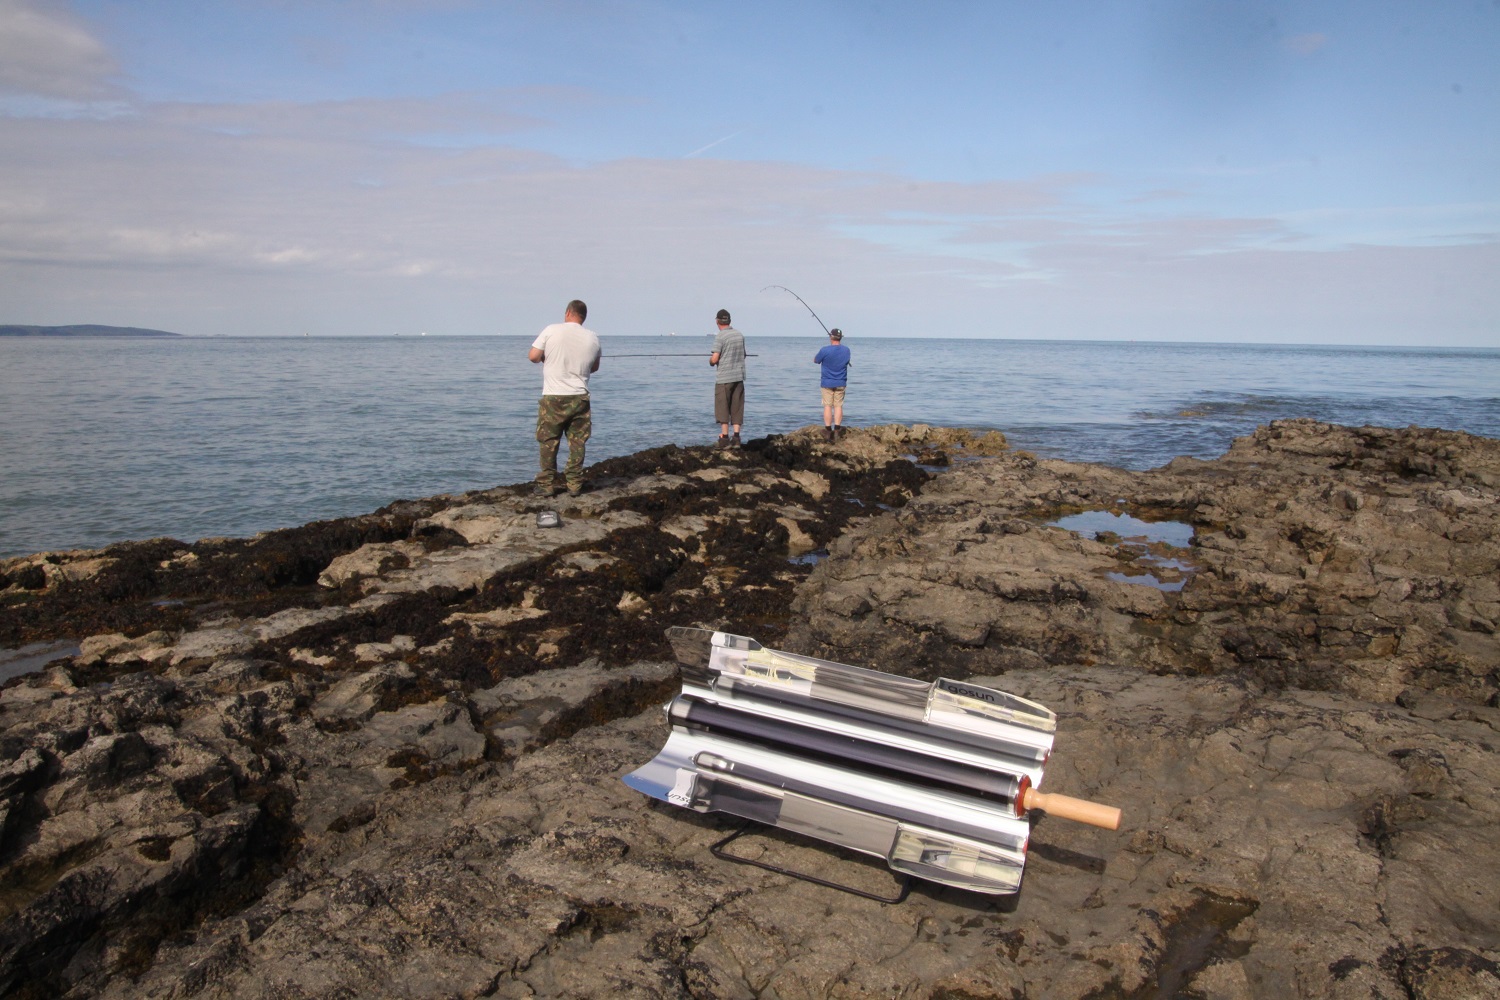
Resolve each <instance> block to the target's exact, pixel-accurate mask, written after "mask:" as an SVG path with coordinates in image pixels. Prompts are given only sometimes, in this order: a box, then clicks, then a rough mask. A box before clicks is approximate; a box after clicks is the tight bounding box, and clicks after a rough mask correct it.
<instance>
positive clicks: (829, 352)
mask: <svg viewBox="0 0 1500 1000" xmlns="http://www.w3.org/2000/svg"><path fill="white" fill-rule="evenodd" d="M813 361H815V362H816V363H818V364H820V365H822V366H823V388H825V389H840V388H843V387H844V386H846V385H848V384H849V348H847V347H845V346H844V345H843V344H829V345H827V346H826V347H824V348H823V349H822V350H820V351H819V352H818V353H817V354H815V355H814V356H813Z"/></svg>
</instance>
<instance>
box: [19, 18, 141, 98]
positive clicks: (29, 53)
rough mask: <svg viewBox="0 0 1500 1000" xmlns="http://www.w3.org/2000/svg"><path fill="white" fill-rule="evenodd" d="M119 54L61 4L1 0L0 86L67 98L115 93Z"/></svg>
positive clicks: (29, 93)
mask: <svg viewBox="0 0 1500 1000" xmlns="http://www.w3.org/2000/svg"><path fill="white" fill-rule="evenodd" d="M117 70H118V67H117V66H116V64H115V61H114V58H113V57H112V56H111V55H110V54H109V51H108V50H107V49H106V48H105V47H104V45H103V44H102V43H100V41H99V40H98V39H96V38H95V37H94V36H93V35H92V34H90V33H89V31H88V29H87V28H86V27H84V25H83V24H82V23H81V22H79V21H78V20H77V19H76V18H74V17H73V16H72V15H71V14H70V13H68V12H67V11H66V10H65V9H64V8H63V7H62V6H61V5H60V4H49V3H43V2H39V0H0V92H3V93H8V94H12V95H16V94H19V95H29V96H36V97H44V98H63V99H67V100H90V99H95V98H102V97H108V96H110V95H111V94H112V93H113V88H112V87H111V86H110V84H109V78H110V77H111V76H112V75H113V74H114V73H115V72H117Z"/></svg>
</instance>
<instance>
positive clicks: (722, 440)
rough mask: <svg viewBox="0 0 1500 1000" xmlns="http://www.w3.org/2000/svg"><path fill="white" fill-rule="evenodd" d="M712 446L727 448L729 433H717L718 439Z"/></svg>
mask: <svg viewBox="0 0 1500 1000" xmlns="http://www.w3.org/2000/svg"><path fill="white" fill-rule="evenodd" d="M714 447H715V448H727V447H729V435H728V434H720V435H719V441H718V443H717V444H715V445H714Z"/></svg>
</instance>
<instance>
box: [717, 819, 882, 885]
mask: <svg viewBox="0 0 1500 1000" xmlns="http://www.w3.org/2000/svg"><path fill="white" fill-rule="evenodd" d="M752 825H753V824H751V823H746V824H745V825H744V826H742V827H740V828H739V829H738V830H736V831H734V832H733V833H731V834H730V835H729V836H727V837H725V838H724V839H723V840H721V841H719V842H718V843H717V844H714V845H713V846H712V847H710V848H709V851H710V852H711V853H712V854H713V856H714V857H716V858H720V859H722V860H724V861H733V862H734V863H735V864H740V865H754V866H755V867H756V868H764V869H765V870H766V871H768V872H775V873H776V874H778V875H790V876H791V877H792V878H797V879H801V880H802V881H804V882H811V883H813V884H814V885H822V886H827V887H828V888H830V889H837V890H839V891H840V892H847V893H852V894H853V895H856V896H863V897H864V898H865V899H873V900H874V901H875V902H877V903H899V902H901V901H902V900H904V899H906V894H907V893H908V892H910V891H911V877H910V876H907V875H902V876H901V891H900V892H899V893H897V894H896V895H895V896H880V895H876V894H875V893H873V892H866V891H865V890H863V889H856V888H854V886H852V885H842V884H840V883H838V882H830V881H828V880H827V879H823V878H818V876H816V875H809V874H808V873H807V872H798V871H792V870H791V869H790V868H781V867H779V866H777V865H772V864H767V863H766V862H764V861H755V860H752V859H750V858H742V857H738V856H737V855H734V854H730V853H729V852H728V851H726V850H724V847H725V846H726V845H728V844H729V843H731V842H732V841H734V840H736V839H738V838H739V836H740V835H741V834H743V833H745V832H746V831H747V830H749V829H750V827H751V826H752Z"/></svg>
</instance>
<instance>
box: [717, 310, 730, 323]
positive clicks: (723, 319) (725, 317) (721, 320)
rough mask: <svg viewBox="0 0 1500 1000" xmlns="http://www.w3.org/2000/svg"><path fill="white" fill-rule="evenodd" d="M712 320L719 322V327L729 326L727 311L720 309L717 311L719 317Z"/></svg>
mask: <svg viewBox="0 0 1500 1000" xmlns="http://www.w3.org/2000/svg"><path fill="white" fill-rule="evenodd" d="M714 319H716V320H718V321H719V325H720V326H728V325H729V310H728V309H720V310H719V315H717V316H715V317H714Z"/></svg>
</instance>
